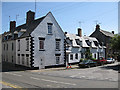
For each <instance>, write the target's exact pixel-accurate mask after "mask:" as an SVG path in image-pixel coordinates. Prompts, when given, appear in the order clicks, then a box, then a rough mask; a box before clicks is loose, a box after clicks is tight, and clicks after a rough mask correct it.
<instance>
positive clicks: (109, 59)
mask: <svg viewBox="0 0 120 90" xmlns="http://www.w3.org/2000/svg"><path fill="white" fill-rule="evenodd" d="M114 62H115V59H114V58H107V63H114Z"/></svg>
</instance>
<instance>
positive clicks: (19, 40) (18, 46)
mask: <svg viewBox="0 0 120 90" xmlns="http://www.w3.org/2000/svg"><path fill="white" fill-rule="evenodd" d="M18 51H20V40H18Z"/></svg>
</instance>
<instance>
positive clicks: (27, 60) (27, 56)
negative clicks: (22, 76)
mask: <svg viewBox="0 0 120 90" xmlns="http://www.w3.org/2000/svg"><path fill="white" fill-rule="evenodd" d="M26 65H27V66H29V54H26Z"/></svg>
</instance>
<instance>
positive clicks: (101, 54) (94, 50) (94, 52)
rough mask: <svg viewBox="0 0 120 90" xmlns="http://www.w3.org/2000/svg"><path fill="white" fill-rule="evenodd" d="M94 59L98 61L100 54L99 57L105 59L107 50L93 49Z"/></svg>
mask: <svg viewBox="0 0 120 90" xmlns="http://www.w3.org/2000/svg"><path fill="white" fill-rule="evenodd" d="M91 53H92V57H93V58H96V59H98V53H99V57H104V58H105V48H104V49H102V48H98V49H97V48H92V49H91Z"/></svg>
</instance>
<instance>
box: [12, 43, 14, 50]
mask: <svg viewBox="0 0 120 90" xmlns="http://www.w3.org/2000/svg"><path fill="white" fill-rule="evenodd" d="M13 50H14V43H13V42H12V51H13Z"/></svg>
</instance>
